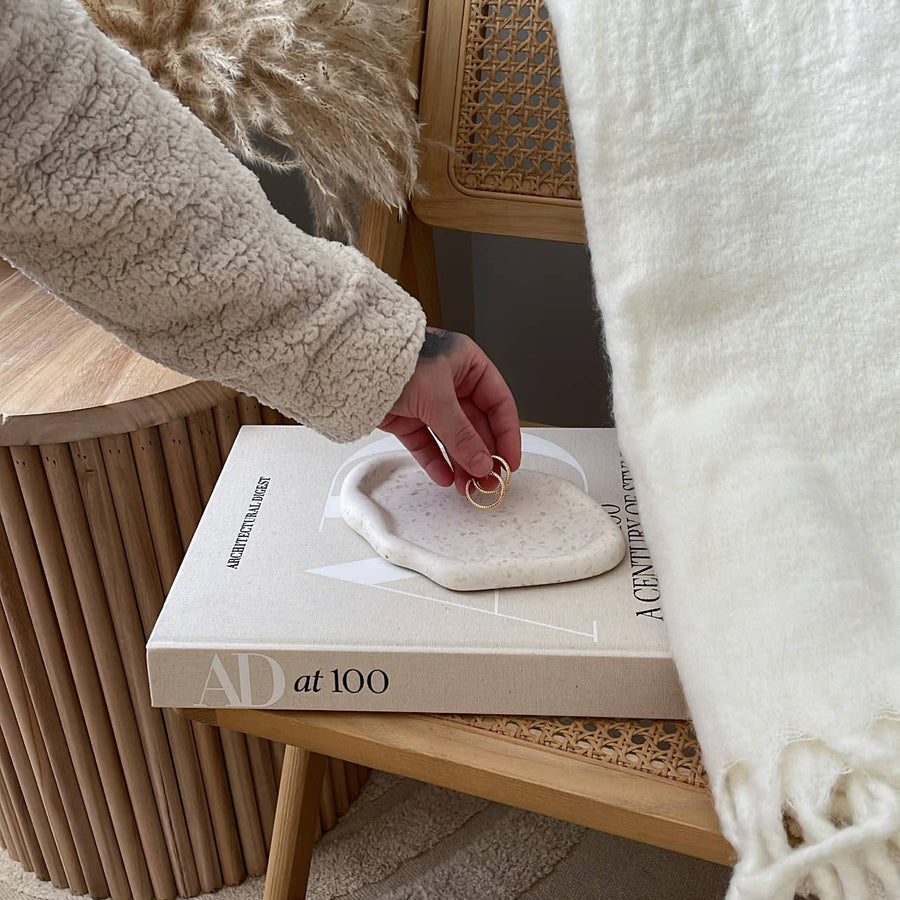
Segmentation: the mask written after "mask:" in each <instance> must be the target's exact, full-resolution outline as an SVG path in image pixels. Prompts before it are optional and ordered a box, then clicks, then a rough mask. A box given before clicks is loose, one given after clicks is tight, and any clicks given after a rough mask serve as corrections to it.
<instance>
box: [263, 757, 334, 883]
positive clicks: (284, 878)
mask: <svg viewBox="0 0 900 900" xmlns="http://www.w3.org/2000/svg"><path fill="white" fill-rule="evenodd" d="M327 764H328V757H327V756H322V755H321V754H319V753H312V752H311V751H309V750H301V749H300V748H298V747H291V746H288V747H286V748H285V751H284V763H283V765H282V769H281V784H280V785H279V788H278V805H277V807H276V809H275V828H274V830H273V832H272V849H271V850H270V852H269V865H268V868H267V869H266V887H265V891H264V893H263V900H304V898H305V897H306V885H307V882H308V881H309V864H310V862H311V860H312V851H313V844H314V843H315V840H316V823H317V822H318V820H319V800H320V798H321V795H322V779H323V778H324V776H325V766H326V765H327Z"/></svg>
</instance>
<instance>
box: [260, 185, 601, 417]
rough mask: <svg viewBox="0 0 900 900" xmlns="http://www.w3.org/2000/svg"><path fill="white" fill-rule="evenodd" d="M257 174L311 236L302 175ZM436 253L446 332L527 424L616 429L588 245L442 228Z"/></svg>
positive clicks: (282, 208) (271, 196)
mask: <svg viewBox="0 0 900 900" xmlns="http://www.w3.org/2000/svg"><path fill="white" fill-rule="evenodd" d="M257 175H258V176H259V179H260V182H261V183H262V186H263V189H264V190H265V191H266V193H267V195H268V196H269V200H270V201H271V202H272V204H273V206H275V208H276V209H278V210H279V212H281V213H282V214H283V215H285V216H286V217H287V218H289V219H290V220H291V221H292V222H295V223H296V224H297V225H299V227H301V228H303V229H304V230H306V231H311V230H312V216H311V214H310V211H309V206H308V204H307V201H306V190H305V188H304V185H303V180H302V178H300V177H299V176H285V175H279V174H276V173H271V172H262V171H259V170H257ZM435 252H436V256H437V267H438V280H439V284H440V291H441V305H442V309H443V316H444V322H443V324H444V327H445V328H448V329H450V330H451V331H460V332H463V333H464V334H468V335H469V336H470V337H472V338H473V339H474V340H475V341H477V342H478V344H480V346H481V347H482V348H483V349H484V351H485V352H486V353H487V355H488V356H489V357H490V358H491V359H492V360H493V362H494V364H495V365H496V366H497V368H498V369H499V370H500V371H501V372H502V374H503V377H504V378H505V379H506V381H507V383H508V384H509V386H510V389H511V390H512V392H513V395H514V396H515V398H516V403H517V404H518V407H519V415H520V416H521V418H522V419H525V420H527V421H532V422H541V423H544V424H547V425H566V426H577V425H593V426H610V425H612V414H611V411H610V398H609V380H608V363H607V360H606V357H605V355H604V353H603V350H602V346H601V328H600V323H599V317H598V315H597V312H596V307H595V305H594V299H593V290H592V286H591V273H590V262H589V258H588V251H587V247H585V246H581V245H578V244H566V243H559V242H556V241H537V240H530V239H527V238H513V237H504V236H500V235H489V234H470V233H468V232H462V231H451V230H449V229H444V228H436V229H435Z"/></svg>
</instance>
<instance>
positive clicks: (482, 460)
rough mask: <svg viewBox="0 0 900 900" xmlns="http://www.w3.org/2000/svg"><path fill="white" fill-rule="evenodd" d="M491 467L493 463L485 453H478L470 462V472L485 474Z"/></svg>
mask: <svg viewBox="0 0 900 900" xmlns="http://www.w3.org/2000/svg"><path fill="white" fill-rule="evenodd" d="M493 467H494V464H493V463H492V462H491V458H490V456H488V455H487V453H479V454H478V456H476V457H475V461H474V462H473V463H472V474H473V475H481V476H484V475H487V473H488V472H489V471H490V470H491V469H492V468H493Z"/></svg>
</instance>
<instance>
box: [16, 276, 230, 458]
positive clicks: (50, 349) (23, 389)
mask: <svg viewBox="0 0 900 900" xmlns="http://www.w3.org/2000/svg"><path fill="white" fill-rule="evenodd" d="M234 394H235V392H234V391H230V390H228V389H227V388H223V387H221V386H220V385H216V384H215V383H214V382H207V381H197V380H196V379H194V378H190V377H189V376H187V375H182V374H180V373H178V372H174V371H172V370H171V369H168V368H166V367H165V366H161V365H159V364H158V363H156V362H153V361H151V360H149V359H147V358H146V357H144V356H141V354H139V353H137V352H136V351H135V350H132V349H131V348H130V347H128V346H126V345H125V344H123V343H121V342H120V341H119V340H118V339H117V338H116V337H114V336H113V335H112V334H110V333H109V332H108V331H104V329H103V328H101V327H100V326H99V325H97V324H95V323H94V322H91V321H90V320H89V319H86V318H84V317H83V316H81V315H79V314H78V313H77V312H75V310H73V309H72V308H71V307H70V306H68V305H67V304H65V303H63V302H62V301H61V300H59V299H57V298H56V297H54V296H52V295H51V294H48V293H47V292H46V291H44V290H43V289H42V288H40V287H38V285H36V284H35V283H34V282H33V281H30V280H29V279H28V278H26V277H25V276H24V275H23V274H22V273H21V272H18V271H17V270H15V269H14V268H13V267H12V266H10V265H9V264H8V263H6V262H5V261H4V260H0V445H11V444H36V443H51V442H55V441H69V440H77V439H80V438H86V437H98V436H100V435H104V434H114V433H117V432H122V431H128V430H132V429H133V428H139V427H147V426H149V425H153V424H159V423H160V422H163V421H168V420H170V419H171V418H173V417H174V416H177V415H187V414H189V413H190V412H194V411H196V410H197V409H200V408H203V407H204V406H210V405H212V404H213V403H216V402H220V401H221V400H224V399H226V398H227V397H230V396H234ZM148 399H149V401H150V402H148Z"/></svg>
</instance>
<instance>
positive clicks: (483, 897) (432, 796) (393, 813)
mask: <svg viewBox="0 0 900 900" xmlns="http://www.w3.org/2000/svg"><path fill="white" fill-rule="evenodd" d="M730 871H731V870H730V869H728V868H725V867H724V866H717V865H713V864H711V863H705V862H701V861H699V860H695V859H690V858H689V857H686V856H682V855H680V854H678V853H670V852H668V851H665V850H657V849H655V848H653V847H648V846H646V845H644V844H639V843H636V842H634V841H627V840H624V839H623V838H617V837H611V836H609V835H605V834H600V833H599V832H596V831H591V830H589V829H586V828H581V827H579V826H576V825H569V824H566V823H564V822H560V821H558V820H556V819H552V818H549V817H547V816H541V815H537V814H535V813H529V812H524V811H522V810H519V809H515V808H513V807H510V806H503V805H501V804H499V803H490V802H488V801H487V800H480V799H478V798H475V797H469V796H467V795H465V794H460V793H457V792H456V791H450V790H446V789H444V788H439V787H434V786H433V785H428V784H423V783H422V782H418V781H412V780H411V779H408V778H400V777H398V776H396V775H389V774H387V773H385V772H377V771H373V772H372V775H371V777H370V778H369V781H368V782H367V783H366V785H365V787H364V788H363V790H362V793H361V794H360V796H359V798H358V800H357V801H356V803H355V804H354V805H353V806H352V807H351V809H350V811H349V812H348V813H347V814H346V815H345V816H344V817H343V818H342V819H341V820H340V821H339V822H338V824H337V826H336V827H335V828H333V829H332V830H331V831H329V832H328V833H327V834H325V835H324V836H323V837H322V839H321V840H320V841H319V843H318V844H317V845H316V849H315V853H314V855H313V863H312V873H311V881H310V887H309V892H308V894H307V898H308V900H338V898H342V900H488V898H490V900H514V898H515V900H564V898H565V900H569V898H579V900H651V898H653V900H714V898H715V900H719V898H721V897H723V896H724V894H725V888H726V885H727V883H728V878H729V874H730ZM262 887H263V879H262V878H252V879H250V880H248V881H246V882H244V884H242V885H239V886H238V887H234V888H226V889H224V890H222V891H220V892H218V894H217V895H216V896H217V897H218V898H221V900H257V898H261V897H262ZM71 896H72V895H71V894H70V893H69V892H68V891H60V890H57V889H56V888H54V887H52V886H51V885H50V884H49V883H46V882H40V881H38V880H37V879H36V878H35V877H34V876H33V875H32V874H31V873H26V872H24V871H23V870H22V868H21V866H19V865H18V863H15V862H13V861H12V860H11V859H10V858H9V857H8V856H6V854H5V853H2V851H0V900H23V897H35V898H40V900H70V898H71Z"/></svg>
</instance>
